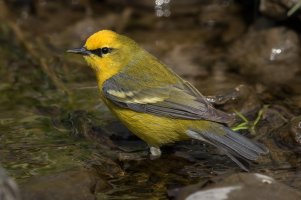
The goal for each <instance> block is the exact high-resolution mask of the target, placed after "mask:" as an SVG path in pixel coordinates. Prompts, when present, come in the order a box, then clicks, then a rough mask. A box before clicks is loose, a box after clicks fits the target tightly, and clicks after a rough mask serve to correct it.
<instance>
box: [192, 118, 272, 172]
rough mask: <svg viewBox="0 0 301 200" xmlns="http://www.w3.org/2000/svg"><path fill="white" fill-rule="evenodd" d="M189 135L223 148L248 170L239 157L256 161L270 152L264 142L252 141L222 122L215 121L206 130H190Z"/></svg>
mask: <svg viewBox="0 0 301 200" xmlns="http://www.w3.org/2000/svg"><path fill="white" fill-rule="evenodd" d="M221 129H222V131H221ZM220 133H222V134H220ZM187 135H188V136H189V137H191V138H193V139H197V140H201V141H204V142H207V143H209V144H211V145H213V146H215V147H217V148H218V149H220V150H222V151H223V152H224V153H225V154H226V155H227V156H228V157H229V158H230V159H231V160H233V161H234V162H235V163H236V164H237V165H238V166H240V167H241V168H242V169H243V170H245V171H248V170H247V168H246V167H245V166H244V165H243V164H242V163H241V162H240V161H239V160H238V159H237V158H242V159H244V160H247V161H255V160H257V158H258V157H259V156H260V155H264V154H267V153H268V152H269V151H268V149H267V148H266V147H265V146H264V145H263V144H260V143H258V142H256V141H251V140H250V139H248V138H246V137H244V136H242V135H240V134H239V133H235V132H234V131H232V130H231V129H229V128H228V127H225V126H223V125H221V124H215V123H214V124H212V126H211V127H210V129H209V130H205V131H204V130H201V131H200V130H188V131H187Z"/></svg>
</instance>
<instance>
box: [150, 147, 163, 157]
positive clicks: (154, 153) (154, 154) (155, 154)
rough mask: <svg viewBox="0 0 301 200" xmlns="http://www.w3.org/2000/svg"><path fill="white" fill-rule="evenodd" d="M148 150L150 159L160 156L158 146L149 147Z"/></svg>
mask: <svg viewBox="0 0 301 200" xmlns="http://www.w3.org/2000/svg"><path fill="white" fill-rule="evenodd" d="M149 151H150V153H151V154H150V159H151V160H155V159H158V158H160V156H161V150H160V148H159V147H152V146H151V147H150V148H149Z"/></svg>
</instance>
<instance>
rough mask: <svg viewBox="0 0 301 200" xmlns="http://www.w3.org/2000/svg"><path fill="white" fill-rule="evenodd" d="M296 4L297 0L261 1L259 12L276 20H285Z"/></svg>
mask: <svg viewBox="0 0 301 200" xmlns="http://www.w3.org/2000/svg"><path fill="white" fill-rule="evenodd" d="M296 3H297V1H296V0H277V1H274V0H261V1H260V5H259V10H260V12H261V13H262V14H263V15H266V16H268V17H271V18H274V19H276V20H284V19H286V18H287V17H288V16H287V12H288V10H289V9H290V8H292V7H293V6H294V5H295V4H296Z"/></svg>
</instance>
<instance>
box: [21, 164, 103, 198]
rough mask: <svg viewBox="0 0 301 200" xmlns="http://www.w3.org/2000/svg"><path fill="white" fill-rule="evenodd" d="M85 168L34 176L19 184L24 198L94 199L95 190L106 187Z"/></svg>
mask: <svg viewBox="0 0 301 200" xmlns="http://www.w3.org/2000/svg"><path fill="white" fill-rule="evenodd" d="M96 177H97V176H96V175H95V174H94V173H92V172H91V171H88V170H86V169H80V170H72V171H67V172H61V173H57V174H50V175H47V176H40V177H34V178H31V179H29V180H28V181H27V182H25V183H23V184H22V185H21V194H22V198H23V199H24V200H40V199H43V200H48V199H49V200H50V199H56V200H60V199H61V200H65V199H77V200H80V199H83V200H89V199H91V200H92V199H93V200H94V199H95V195H94V193H95V192H98V191H102V190H105V189H107V187H108V185H107V184H106V182H105V181H103V180H102V179H97V178H96Z"/></svg>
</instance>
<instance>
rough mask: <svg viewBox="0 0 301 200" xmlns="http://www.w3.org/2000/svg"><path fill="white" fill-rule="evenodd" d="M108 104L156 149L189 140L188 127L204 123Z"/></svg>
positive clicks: (121, 119)
mask: <svg viewBox="0 0 301 200" xmlns="http://www.w3.org/2000/svg"><path fill="white" fill-rule="evenodd" d="M106 104H107V105H108V107H109V108H111V111H112V112H113V113H114V114H115V115H116V116H117V117H118V118H119V120H120V121H121V122H122V123H123V124H124V125H125V126H126V127H127V128H128V129H129V130H130V131H131V132H132V133H134V134H135V135H137V136H138V137H139V138H141V139H142V140H144V141H145V142H147V143H148V144H149V145H151V146H155V147H159V146H161V145H163V144H167V143H172V142H176V141H180V140H187V139H189V138H188V136H187V135H186V133H185V132H186V130H187V127H189V126H190V125H193V124H194V125H196V123H197V124H198V123H200V122H202V121H200V120H181V119H172V118H167V117H160V116H156V115H151V114H146V113H139V112H135V111H132V110H130V109H125V108H120V107H118V106H116V105H113V103H111V102H108V101H106Z"/></svg>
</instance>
